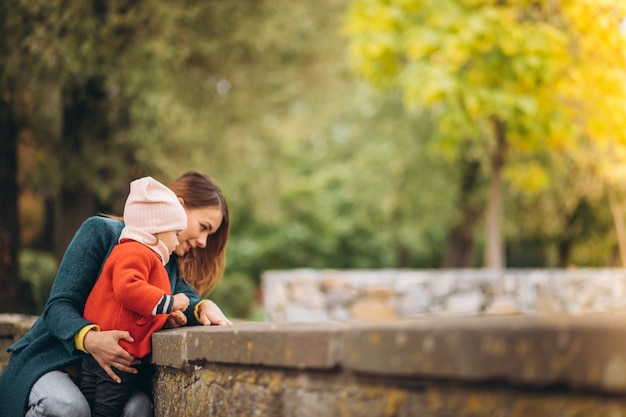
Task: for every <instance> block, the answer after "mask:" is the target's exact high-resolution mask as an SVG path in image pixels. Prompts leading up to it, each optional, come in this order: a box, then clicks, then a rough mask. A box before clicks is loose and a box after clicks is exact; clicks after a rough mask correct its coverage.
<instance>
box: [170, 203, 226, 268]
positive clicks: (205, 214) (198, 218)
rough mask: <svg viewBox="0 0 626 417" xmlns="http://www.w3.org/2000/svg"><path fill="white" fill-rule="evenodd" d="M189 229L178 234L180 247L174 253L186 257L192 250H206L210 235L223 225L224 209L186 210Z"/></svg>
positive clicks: (213, 207)
mask: <svg viewBox="0 0 626 417" xmlns="http://www.w3.org/2000/svg"><path fill="white" fill-rule="evenodd" d="M185 211H186V212H187V228H186V229H185V230H183V231H182V232H180V233H179V234H178V246H177V247H176V250H175V251H174V253H175V254H176V255H178V256H185V254H186V253H187V252H189V251H190V250H191V249H192V248H196V247H198V248H204V247H205V246H206V241H207V238H208V237H209V235H212V234H213V233H215V232H216V231H217V229H219V227H220V225H221V224H222V219H223V214H222V209H221V208H219V207H216V206H209V207H201V208H195V209H189V210H187V209H186V210H185Z"/></svg>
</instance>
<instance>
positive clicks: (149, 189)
mask: <svg viewBox="0 0 626 417" xmlns="http://www.w3.org/2000/svg"><path fill="white" fill-rule="evenodd" d="M124 225H125V227H127V228H132V229H139V230H141V231H143V232H147V233H151V234H155V233H162V232H171V231H179V230H183V229H185V228H186V227H187V214H186V213H185V209H184V208H183V205H182V204H181V203H180V201H179V200H178V197H176V194H174V192H173V191H172V190H170V189H169V188H167V187H166V186H165V185H163V184H161V183H160V182H158V181H157V180H155V179H154V178H152V177H144V178H140V179H138V180H135V181H133V182H131V183H130V193H129V194H128V198H127V199H126V205H125V206H124Z"/></svg>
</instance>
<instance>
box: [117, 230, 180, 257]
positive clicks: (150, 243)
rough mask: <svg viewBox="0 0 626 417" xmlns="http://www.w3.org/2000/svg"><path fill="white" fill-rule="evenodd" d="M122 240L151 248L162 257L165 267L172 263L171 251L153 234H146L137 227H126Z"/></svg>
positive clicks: (121, 236)
mask: <svg viewBox="0 0 626 417" xmlns="http://www.w3.org/2000/svg"><path fill="white" fill-rule="evenodd" d="M122 239H132V240H135V241H137V242H139V243H141V244H143V245H145V246H147V247H149V248H150V249H152V250H153V251H154V252H156V253H157V255H159V256H160V257H161V260H162V261H163V265H165V264H167V263H168V262H169V261H170V251H169V250H168V249H167V245H166V244H165V243H163V241H162V240H160V239H158V238H157V237H156V236H155V235H153V234H152V233H148V232H144V231H143V230H141V229H137V228H135V227H130V226H125V227H124V228H123V229H122V234H121V235H120V239H119V240H120V241H121V240H122Z"/></svg>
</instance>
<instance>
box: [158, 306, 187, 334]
mask: <svg viewBox="0 0 626 417" xmlns="http://www.w3.org/2000/svg"><path fill="white" fill-rule="evenodd" d="M185 324H187V316H185V313H183V312H182V311H180V310H173V311H172V312H171V313H170V315H169V316H168V318H167V321H166V322H165V326H163V328H164V329H175V328H177V327H181V326H184V325H185Z"/></svg>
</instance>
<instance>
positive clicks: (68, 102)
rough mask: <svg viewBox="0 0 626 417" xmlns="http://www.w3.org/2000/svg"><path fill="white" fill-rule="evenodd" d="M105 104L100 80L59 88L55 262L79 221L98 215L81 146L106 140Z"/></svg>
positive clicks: (105, 95) (100, 78) (106, 100)
mask: <svg viewBox="0 0 626 417" xmlns="http://www.w3.org/2000/svg"><path fill="white" fill-rule="evenodd" d="M108 104H109V103H108V97H107V94H106V91H105V88H104V79H103V78H102V77H91V78H89V79H87V81H86V82H84V83H80V84H70V85H67V86H65V87H64V89H63V128H62V137H61V148H62V156H61V158H62V160H63V161H65V163H64V164H63V168H62V169H63V171H62V173H61V176H62V181H61V184H62V185H61V190H60V194H59V196H58V198H57V200H56V203H55V207H54V208H52V210H53V211H54V213H55V214H56V216H55V217H56V220H55V227H54V237H55V239H54V240H55V244H54V247H55V250H54V252H55V255H56V256H57V258H59V259H60V258H61V257H62V256H63V253H64V252H65V249H66V248H67V245H68V244H69V242H70V240H71V239H72V237H73V236H74V233H75V232H76V230H78V228H79V227H80V225H81V224H82V223H83V221H85V219H86V218H87V217H89V216H93V215H95V214H97V212H98V208H99V205H98V201H97V197H96V195H95V193H94V191H93V190H92V187H91V186H90V180H91V179H92V178H91V177H92V176H93V175H96V174H97V173H95V172H94V170H93V169H91V167H90V165H89V158H90V157H92V155H90V154H89V152H88V151H86V150H85V147H86V146H85V145H86V144H88V143H104V142H106V141H107V140H108V136H109V125H108V121H107V116H108ZM96 148H97V147H96Z"/></svg>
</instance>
